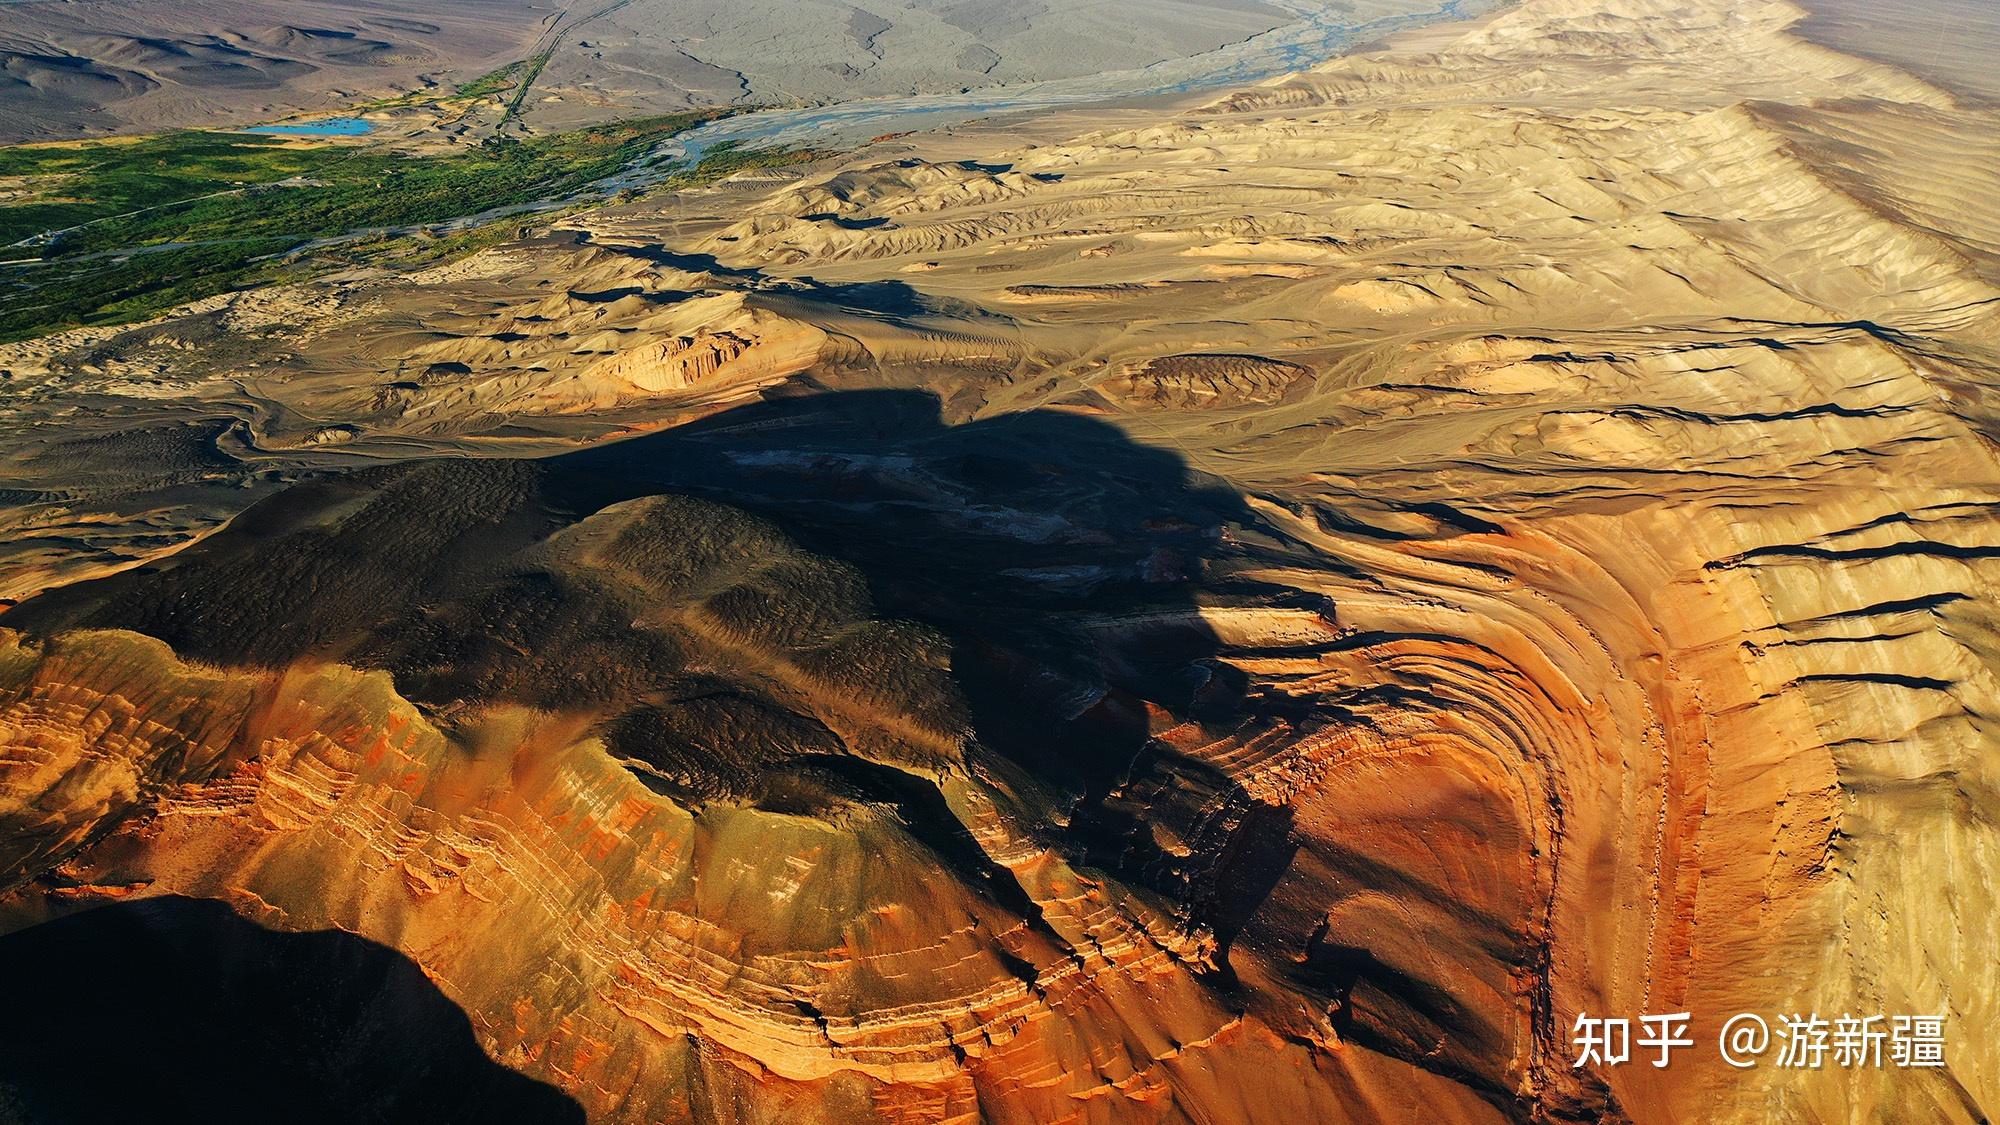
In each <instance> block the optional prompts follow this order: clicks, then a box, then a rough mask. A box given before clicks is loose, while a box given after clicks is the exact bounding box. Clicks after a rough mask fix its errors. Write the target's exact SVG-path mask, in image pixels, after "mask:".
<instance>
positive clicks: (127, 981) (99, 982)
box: [0, 897, 584, 1125]
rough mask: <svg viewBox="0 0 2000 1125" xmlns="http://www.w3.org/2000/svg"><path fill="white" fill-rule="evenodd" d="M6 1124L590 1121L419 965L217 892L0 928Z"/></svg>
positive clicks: (0, 1071) (549, 1124) (1, 1092)
mask: <svg viewBox="0 0 2000 1125" xmlns="http://www.w3.org/2000/svg"><path fill="white" fill-rule="evenodd" d="M0 996H4V997H5V1001H4V1004H0V1121H6V1122H9V1123H10V1125H11V1123H19V1125H79V1123H83V1122H147V1123H177V1122H189V1123H197V1122H199V1123H203V1125H227V1123H234V1122H242V1123H243V1125H272V1123H274V1122H287V1123H292V1125H311V1123H321V1122H323V1123H326V1125H335V1123H340V1125H349V1123H363V1122H365V1123H385V1125H386V1123H404V1122H407V1123H409V1125H447V1123H458V1122H463V1123H466V1125H474V1123H477V1125H486V1123H494V1125H544V1123H546V1125H556V1123H574V1125H582V1122H583V1121H584V1114H583V1110H582V1108H581V1107H580V1106H578V1105H577V1104H576V1103H575V1102H574V1101H571V1100H570V1099H569V1098H568V1097H567V1096H565V1095H564V1094H562V1093H560V1092H559V1091H557V1090H555V1089H554V1088H553V1087H550V1086H546V1085H543V1084H542V1083H540V1082H536V1081H534V1080H532V1079H530V1078H527V1077H525V1076H523V1075H521V1074H517V1073H515V1072H514V1071H512V1070H509V1069H507V1068H506V1067H503V1066H500V1065H499V1064H498V1063H495V1062H493V1061H492V1060H491V1059H489V1058H488V1057H487V1056H486V1053H485V1052H484V1051H483V1050H482V1049H481V1048H480V1046H479V1043H478V1041H477V1040H475V1039H474V1038H473V1034H472V1024H471V1023H470V1021H468V1020H467V1019H466V1016H465V1013H464V1012H462V1011H461V1010H460V1009H459V1008H458V1007H457V1006H456V1005H455V1004H453V1003H452V1002H451V1001H450V1000H449V999H447V998H446V997H445V996H444V994H443V993H441V992H439V991H438V990H437V987H436V986H435V985H433V984H432V983H431V982H430V980H429V978H427V977H426V976H425V975H424V973H423V970H422V969H420V968H418V967H417V966H416V964H415V963H414V962H411V961H410V960H408V959H407V958H404V957H403V956H402V955H400V954H398V953H396V952H395V951H394V950H391V949H388V948H386V947H384V946H380V945H376V944H375V943H374V942H371V941H368V940H366V939H364V938H361V937H357V936H355V935H353V934H349V933H345V932H342V931H339V930H328V931H322V932H317V933H304V934H293V933H276V932H272V931H269V930H266V929H263V928H262V927H259V926H257V925H254V924H252V923H250V922H247V921H245V920H243V919H242V918H240V917H238V916H237V915H236V913H235V912H234V911H232V910H230V909H229V908H228V907H227V906H226V905H224V904H222V903H220V902H214V901H210V900H205V899H189V898H177V897H176V898H156V899H147V900H142V901H139V902H132V903H123V904H119V905H114V906H105V907H100V908H98V909H95V910H89V911H85V912H83V913H80V914H74V915H71V916H69V917H66V918H61V919H58V920H56V921H53V922H47V923H44V924H42V925H39V926H34V927H31V928H29V929H26V930H22V931H20V932H18V933H14V934H9V935H7V936H5V937H0Z"/></svg>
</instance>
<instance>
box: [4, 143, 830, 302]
mask: <svg viewBox="0 0 2000 1125" xmlns="http://www.w3.org/2000/svg"><path fill="white" fill-rule="evenodd" d="M717 115H718V114H717V113H716V112H703V113H683V114H674V115H670V116H665V117H653V118H646V119H643V120H637V121H627V122H620V123H617V124H613V125H603V126H597V127H594V128H589V129H581V130H577V131H575V132H569V133H562V134H557V135H553V136H548V137H536V138H529V139H516V138H496V139H493V140H489V141H487V142H485V143H484V144H482V145H480V146H478V147H477V148H475V149H470V150H468V151H465V152H462V153H451V154H445V155H438V156H421V157H418V156H408V155H399V154H397V153H393V152H390V151H388V150H386V149H383V148H379V147H363V146H354V145H348V144H301V143H300V142H298V141H297V140H295V139H292V138H273V137H262V136H252V135H248V134H237V133H206V132H185V133H171V134H166V135H163V136H158V137H151V138H147V139H144V140H140V141H136V142H130V141H107V142H100V143H90V144H81V145H61V146H56V145H34V146H22V147H18V148H12V149H0V183H7V184H10V185H12V186H13V187H14V190H12V191H10V192H8V193H4V194H0V341H6V340H18V339H23V338H27V337H31V336H37V335H42V334H45V333H48V332H52V331H57V330H59V329H63V328H69V327H75V326H79V325H101V324H118V323H123V322H127V321H131V320H136V319H141V318H144V317H146V316H149V315H152V314H154V313H157V312H159V311H161V310H163V309H167V308H170V307H172V306H174V305H176V304H181V303H184V302H187V301H190V300H197V299H199V298H201V297H206V296H210V295H213V294H216V293H222V292H227V291H229V290H230V289H234V288H240V287H242V286H245V285H252V284H262V283H268V282H271V281H279V280H289V279H294V278H298V277H302V276H309V275H310V274H312V273H315V272H322V271H324V270H326V269H332V268H338V267H341V266H346V265H352V264H354V263H355V262H356V261H357V260H362V261H366V260H368V259H369V256H370V255H372V254H375V253H378V252H383V251H387V252H389V254H390V258H391V260H395V261H401V260H404V259H403V258H402V254H401V252H402V251H403V250H407V249H410V248H411V247H412V246H413V245H415V244H423V245H424V249H423V250H422V252H420V253H418V254H417V255H416V256H417V257H418V258H435V257H436V256H439V255H440V253H441V251H442V250H443V249H444V248H445V247H448V246H466V247H476V246H478V245H480V244H483V243H485V242H489V241H491V240H492V238H491V236H490V234H489V235H487V236H483V237H482V236H480V235H478V234H473V233H467V232H456V233H455V234H454V235H450V236H446V237H445V238H443V239H439V238H437V237H435V236H432V235H426V234H424V233H422V232H420V231H417V230H413V229H411V228H419V227H423V226H426V225H429V224H436V223H442V222H446V221H449V220H454V219H462V218H465V217H467V216H477V215H481V214H483V213H485V212H488V211H492V210H494V209H497V208H507V207H513V206H518V205H522V204H528V203H534V202H538V201H542V200H551V199H562V198H564V197H565V196H569V195H573V194H575V193H577V192H580V191H582V190H583V189H585V188H587V187H588V186H589V185H591V184H593V183H596V182H598V181H600V180H603V179H605V178H607V177H609V176H611V175H613V174H614V173H616V172H618V171H620V170H621V169H623V168H625V167H626V166H628V165H630V164H632V163H633V162H634V161H636V160H638V159H639V158H641V157H642V156H644V155H645V154H646V153H647V152H648V151H649V150H650V149H651V148H652V147H653V146H655V145H657V144H659V143H660V142H661V141H663V140H666V139H667V138H669V137H671V136H673V135H674V134H676V133H680V132H682V131H684V130H687V129H690V128H692V127H694V126H696V125H699V124H701V123H702V122H704V121H707V120H710V119H712V118H714V117H715V116H717ZM795 159H798V155H797V154H792V153H770V154H764V153H750V154H746V153H743V152H741V151H738V150H733V149H720V150H718V151H717V152H716V153H715V154H713V156H712V157H711V159H709V160H705V161H704V162H703V164H702V167H701V168H699V169H696V170H694V171H693V172H691V173H686V174H685V175H687V176H688V177H689V178H690V179H712V178H715V177H717V176H721V175H726V174H728V173H729V172H733V171H737V170H740V169H741V168H743V167H749V166H756V165H759V164H769V163H782V162H786V161H789V160H795ZM675 179H676V180H679V179H680V177H675ZM21 184H29V185H33V187H32V189H31V190H21V189H20V187H19V185H21ZM516 222H518V219H516V220H514V221H513V222H509V223H507V226H508V228H509V229H511V228H512V226H513V225H514V223H516ZM475 229H476V230H484V225H481V226H478V227H476V228H475Z"/></svg>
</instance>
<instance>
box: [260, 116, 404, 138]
mask: <svg viewBox="0 0 2000 1125" xmlns="http://www.w3.org/2000/svg"><path fill="white" fill-rule="evenodd" d="M373 128H375V126H373V125H370V124H369V123H368V122H366V121H363V120H361V119H360V118H359V117H326V118H321V119H320V120H318V121H299V122H295V123H293V124H290V125H259V126H256V127H255V128H251V129H245V130H243V131H244V132H246V133H270V134H273V135H275V136H280V137H358V136H360V135H362V134H363V133H366V132H368V131H370V130H372V129H373Z"/></svg>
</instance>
